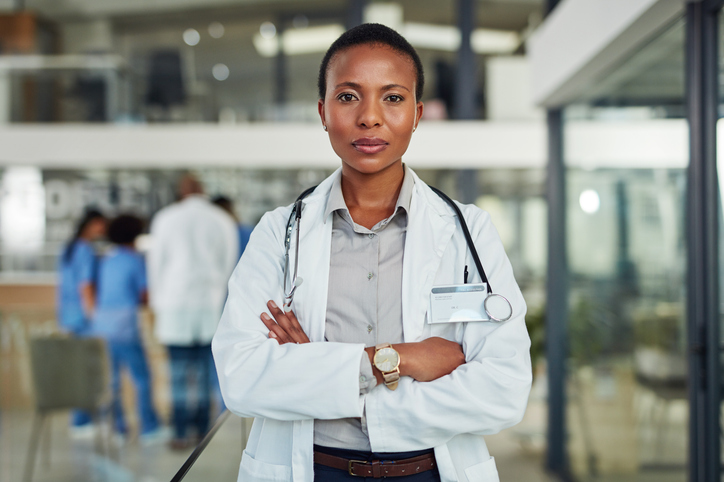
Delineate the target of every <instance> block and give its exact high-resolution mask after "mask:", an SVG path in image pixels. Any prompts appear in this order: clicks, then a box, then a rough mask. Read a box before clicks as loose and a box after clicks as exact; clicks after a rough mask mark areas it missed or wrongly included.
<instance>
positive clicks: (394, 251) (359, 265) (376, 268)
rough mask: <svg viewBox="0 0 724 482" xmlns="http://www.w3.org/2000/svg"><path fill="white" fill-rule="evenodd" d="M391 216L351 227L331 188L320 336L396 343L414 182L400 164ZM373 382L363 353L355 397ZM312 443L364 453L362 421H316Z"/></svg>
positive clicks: (336, 187) (337, 185)
mask: <svg viewBox="0 0 724 482" xmlns="http://www.w3.org/2000/svg"><path fill="white" fill-rule="evenodd" d="M404 169H405V178H404V180H403V182H402V188H401V189H400V194H399V196H398V198H397V207H396V208H395V212H394V213H393V214H392V215H391V216H390V217H388V218H387V219H384V220H382V221H380V222H379V223H377V224H376V225H374V226H373V227H372V229H367V228H365V227H364V226H360V225H358V224H356V223H355V222H354V221H353V220H352V217H351V216H350V213H349V209H347V205H346V203H345V201H344V196H343V194H342V184H341V180H342V177H341V176H339V177H337V179H336V180H335V182H334V184H333V185H332V191H331V192H330V194H329V199H328V201H327V207H326V209H325V212H324V219H325V222H326V220H327V219H329V215H330V214H332V213H333V218H332V222H333V225H332V248H331V249H332V251H331V258H330V265H329V291H328V297H327V319H326V324H325V338H326V340H327V341H333V342H341V343H364V344H365V346H368V347H369V346H375V345H377V344H378V343H401V342H402V341H403V334H402V260H403V257H404V252H405V236H406V231H407V215H408V212H409V211H410V201H411V199H412V189H413V187H414V185H415V180H414V178H413V176H412V174H411V173H410V172H409V169H408V168H407V167H406V166H405V168H404ZM376 384H377V380H376V379H375V376H374V374H373V372H372V365H371V364H370V361H369V358H368V356H367V354H366V353H365V354H364V355H363V356H362V360H361V361H360V394H365V393H367V392H369V390H371V389H372V388H374V387H375V385H376ZM314 443H315V444H317V445H323V446H326V447H337V448H345V449H355V450H367V451H369V450H370V449H371V448H370V442H369V437H368V436H367V430H366V424H365V421H364V418H362V419H361V420H360V419H358V418H344V419H338V420H316V421H315V425H314Z"/></svg>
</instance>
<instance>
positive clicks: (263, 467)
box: [238, 450, 292, 482]
mask: <svg viewBox="0 0 724 482" xmlns="http://www.w3.org/2000/svg"><path fill="white" fill-rule="evenodd" d="M238 480H240V481H244V482H251V481H257V480H258V481H260V482H261V481H264V482H267V481H268V482H288V481H290V480H292V468H291V467H289V466H287V465H275V464H269V463H266V462H262V461H260V460H256V459H255V458H254V457H252V456H251V455H249V452H247V451H246V450H244V452H243V454H242V455H241V465H240V466H239V479H238Z"/></svg>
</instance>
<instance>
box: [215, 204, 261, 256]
mask: <svg viewBox="0 0 724 482" xmlns="http://www.w3.org/2000/svg"><path fill="white" fill-rule="evenodd" d="M211 202H212V203H214V204H216V205H217V206H219V207H220V208H221V209H223V210H224V211H226V212H227V213H229V215H230V216H231V217H232V218H233V219H234V222H235V223H236V228H237V230H238V231H239V258H241V255H242V254H244V251H245V250H246V245H247V244H249V237H250V236H251V232H252V231H253V230H254V226H251V225H249V224H243V223H242V222H241V220H240V219H239V216H237V215H236V211H235V210H234V203H233V202H232V200H231V199H229V198H228V197H226V196H216V197H214V199H212V200H211Z"/></svg>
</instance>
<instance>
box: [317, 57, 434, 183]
mask: <svg viewBox="0 0 724 482" xmlns="http://www.w3.org/2000/svg"><path fill="white" fill-rule="evenodd" d="M415 87H416V76H415V67H414V65H413V63H412V61H411V60H410V59H409V58H408V57H406V56H404V55H402V54H400V53H398V52H396V51H394V50H392V49H391V48H389V47H387V46H384V45H381V46H380V45H357V46H354V47H350V48H348V49H346V50H344V51H342V52H340V53H338V54H337V55H335V56H334V57H333V59H332V62H330V65H329V69H328V70H327V92H326V95H325V97H324V100H320V101H319V115H320V117H321V118H322V124H323V125H325V126H327V130H328V133H329V140H330V142H331V143H332V148H333V149H334V152H336V153H337V155H338V156H339V157H340V158H341V159H342V164H343V170H344V171H345V172H347V173H349V170H350V169H351V170H353V171H355V172H358V173H360V174H375V173H378V172H382V171H384V170H385V169H388V168H390V167H392V166H395V165H396V164H397V163H399V162H401V161H402V155H403V154H404V153H405V151H406V150H407V146H408V145H409V144H410V138H411V136H412V132H413V130H414V129H415V128H416V127H417V123H418V122H419V121H420V117H421V116H422V102H418V101H417V100H416V99H415Z"/></svg>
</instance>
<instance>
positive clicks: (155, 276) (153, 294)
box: [146, 212, 165, 309]
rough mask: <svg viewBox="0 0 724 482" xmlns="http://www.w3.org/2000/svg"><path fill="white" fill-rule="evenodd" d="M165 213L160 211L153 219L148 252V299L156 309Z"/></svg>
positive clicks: (162, 263) (162, 260) (162, 261)
mask: <svg viewBox="0 0 724 482" xmlns="http://www.w3.org/2000/svg"><path fill="white" fill-rule="evenodd" d="M163 223H164V219H163V213H162V212H159V213H158V214H156V216H155V217H154V218H153V221H151V227H150V229H149V234H150V236H151V245H150V246H149V249H148V253H147V254H146V274H147V276H148V280H147V282H148V299H149V305H150V306H151V307H152V308H154V309H156V308H157V307H158V296H157V291H158V287H159V276H160V273H161V272H162V271H163V265H164V258H165V253H164V251H163V250H162V249H161V246H162V244H163V241H162V239H161V238H162V237H163V236H164V229H163Z"/></svg>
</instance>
